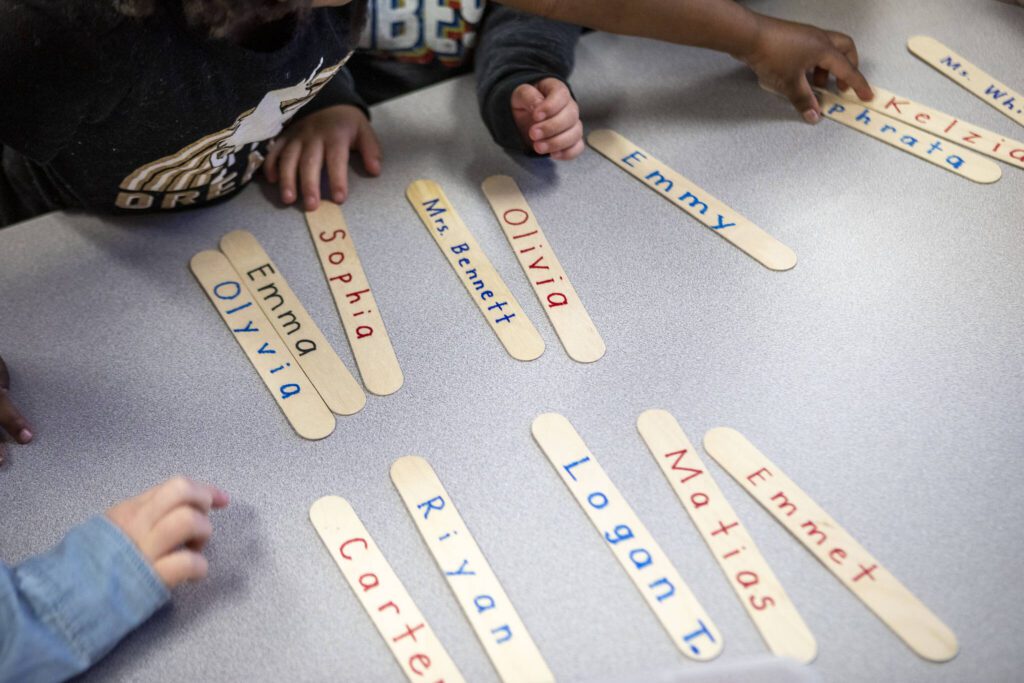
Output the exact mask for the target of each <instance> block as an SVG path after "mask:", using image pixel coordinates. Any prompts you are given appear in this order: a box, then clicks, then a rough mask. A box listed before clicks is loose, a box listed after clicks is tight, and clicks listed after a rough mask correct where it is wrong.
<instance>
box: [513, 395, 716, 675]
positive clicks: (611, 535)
mask: <svg viewBox="0 0 1024 683" xmlns="http://www.w3.org/2000/svg"><path fill="white" fill-rule="evenodd" d="M533 438H534V439H535V440H536V441H537V444H538V445H539V446H540V448H541V450H542V451H544V455H546V456H547V458H548V460H549V461H550V462H551V464H552V465H553V466H554V468H555V471H556V472H558V474H559V476H561V477H562V481H563V482H565V485H566V486H567V487H569V491H571V492H572V495H573V497H574V498H576V502H577V503H579V506H580V507H581V508H583V511H584V512H585V513H586V514H587V517H589V518H590V521H591V522H592V523H593V525H594V527H595V528H596V529H597V530H598V532H599V533H600V534H601V537H602V538H603V539H604V541H605V543H607V544H608V548H609V549H610V550H611V551H612V554H614V555H615V557H616V559H618V561H619V564H621V565H622V568H623V569H625V570H626V573H627V574H628V575H629V578H630V579H631V580H632V581H633V583H634V584H635V585H636V587H637V589H638V590H639V591H640V593H641V595H643V597H644V600H645V601H646V602H647V605H648V606H649V607H650V608H651V611H652V612H654V615H655V616H656V617H658V621H660V622H661V625H662V626H663V627H664V628H665V631H667V632H668V634H669V636H670V637H671V638H672V642H674V643H675V644H676V647H678V648H679V650H680V651H681V652H682V653H683V654H684V655H686V656H687V657H690V658H691V659H697V660H708V659H714V658H715V657H717V656H718V654H719V653H720V652H721V651H722V636H721V634H720V633H719V632H718V629H717V628H715V625H714V623H712V621H711V618H710V617H709V616H708V615H707V613H706V612H705V611H704V608H703V607H701V605H700V603H699V602H697V598H696V597H695V596H694V595H693V592H692V591H691V590H690V587H689V586H687V585H686V582H685V581H683V577H682V576H680V575H679V572H678V571H677V570H676V568H675V566H674V565H673V564H672V561H671V560H669V558H668V556H667V555H666V554H665V552H664V551H663V550H662V549H661V546H659V545H658V543H657V542H656V541H655V540H654V537H653V536H651V532H649V531H648V530H647V527H645V526H644V524H643V522H641V521H640V518H639V517H637V515H636V513H635V512H634V511H633V508H631V507H630V506H629V503H627V502H626V499H625V498H623V497H622V494H621V493H619V490H618V489H617V488H615V485H614V484H613V483H612V481H611V479H609V478H608V475H607V474H606V473H605V471H604V469H603V468H602V467H601V466H600V465H599V464H598V463H597V460H596V459H595V458H594V455H593V454H592V453H591V452H590V450H589V449H588V448H587V445H586V444H585V443H583V439H581V438H580V435H579V434H577V433H576V430H575V429H573V426H572V425H571V424H570V423H569V421H568V420H567V419H565V418H564V417H562V416H561V415H558V414H556V413H545V414H544V415H540V416H538V417H537V418H536V419H535V420H534V421H533Z"/></svg>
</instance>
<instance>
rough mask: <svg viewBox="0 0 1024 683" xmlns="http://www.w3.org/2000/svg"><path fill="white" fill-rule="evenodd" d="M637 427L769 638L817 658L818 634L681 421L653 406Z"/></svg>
mask: <svg viewBox="0 0 1024 683" xmlns="http://www.w3.org/2000/svg"><path fill="white" fill-rule="evenodd" d="M636 426H637V429H638V430H639V431H640V436H642V437H643V439H644V442H645V443H646V444H647V448H649V449H650V451H651V455H653V456H654V459H655V461H657V463H658V465H659V466H660V467H661V471H662V473H663V474H664V475H665V478H666V479H668V481H669V484H670V485H671V486H672V490H673V491H675V492H676V496H678V497H679V502H680V503H682V505H683V508H685V509H686V512H687V513H688V514H689V516H690V519H691V520H693V523H694V526H696V527H697V530H698V531H699V532H700V535H701V536H702V537H703V538H704V541H705V542H706V543H707V545H708V549H709V550H710V551H711V554H712V555H714V557H715V560H716V561H717V562H718V565H719V566H720V567H721V568H722V571H723V572H725V575H726V577H727V578H728V579H729V583H730V585H732V587H733V590H735V591H736V596H737V597H738V598H739V599H740V602H741V603H743V607H744V609H746V610H747V614H748V615H750V618H751V620H752V621H753V622H754V625H755V626H756V627H757V630H758V631H760V632H761V637H762V638H764V641H765V643H767V644H768V647H769V648H770V649H771V651H772V652H773V653H774V654H776V655H778V656H780V657H791V658H793V659H796V660H798V661H801V662H810V661H812V660H813V659H814V657H815V655H816V654H817V652H818V645H817V643H816V642H815V640H814V635H813V634H812V633H811V630H810V629H809V628H808V627H807V624H806V623H805V622H804V620H803V618H802V617H801V616H800V613H799V612H797V609H796V606H795V605H794V604H793V602H792V601H791V600H790V599H789V596H788V595H786V591H785V589H783V587H782V583H781V582H780V581H779V579H778V578H777V577H776V576H775V572H773V571H772V568H771V567H770V566H769V565H768V561H767V560H765V559H764V556H763V555H761V551H760V550H758V549H757V546H756V545H755V544H754V539H753V538H751V536H750V533H749V532H748V531H747V529H746V527H744V526H743V525H742V524H741V523H740V520H739V517H737V516H736V513H735V512H734V511H733V509H732V506H731V505H729V501H728V500H726V498H725V494H723V493H722V490H721V489H720V488H718V484H716V483H715V480H714V479H713V478H712V476H711V473H710V472H709V471H708V470H707V468H706V467H705V466H704V463H703V461H701V458H700V456H699V455H698V454H697V451H696V450H695V449H694V447H693V444H691V443H690V440H689V439H688V438H686V434H685V433H683V430H682V428H681V427H680V426H679V423H678V422H676V419H675V418H674V417H672V415H671V414H670V413H668V412H667V411H664V410H647V411H645V412H644V413H643V414H641V415H640V417H639V419H637V421H636Z"/></svg>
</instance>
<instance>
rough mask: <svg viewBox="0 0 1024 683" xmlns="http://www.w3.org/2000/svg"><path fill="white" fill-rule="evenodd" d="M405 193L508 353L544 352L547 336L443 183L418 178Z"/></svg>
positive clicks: (525, 355)
mask: <svg viewBox="0 0 1024 683" xmlns="http://www.w3.org/2000/svg"><path fill="white" fill-rule="evenodd" d="M405 196H406V197H408V198H409V203H411V204H412V207H413V208H414V209H416V214H417V215H418V216H419V217H420V220H422V221H423V225H424V226H426V228H427V231H428V232H429V233H430V236H431V237H433V238H434V241H435V242H437V246H438V247H440V248H441V252H442V253H444V255H445V258H447V259H448V263H450V264H451V266H452V269H453V270H454V271H455V274H456V275H458V276H459V279H460V280H461V281H462V284H463V285H464V286H465V287H466V291H467V292H469V295H470V297H472V299H473V301H474V302H475V303H476V305H477V308H479V309H480V313H482V314H483V316H484V318H485V319H486V320H487V324H488V325H490V326H491V329H492V330H494V334H496V335H498V339H499V340H500V341H501V343H502V345H504V347H505V350H506V351H508V352H509V355H511V356H512V357H513V358H515V359H516V360H524V361H525V360H534V359H535V358H538V357H539V356H540V355H541V354H542V353H544V340H543V339H541V336H540V334H538V333H537V328H535V327H534V326H533V323H532V322H530V319H529V318H527V317H526V313H525V312H524V311H523V309H522V307H521V306H520V305H519V302H518V301H516V298H515V297H514V296H512V292H511V291H509V288H508V287H507V286H506V285H505V282H504V281H503V280H502V279H501V276H500V275H498V271H497V270H495V269H494V266H493V265H491V261H490V259H488V258H487V254H485V253H484V251H483V249H481V248H480V245H479V244H477V241H476V238H474V237H473V234H472V233H471V232H470V231H469V228H467V227H466V224H465V223H463V222H462V219H461V218H459V214H457V213H456V212H455V208H454V207H453V206H452V205H451V202H449V201H448V197H446V196H445V194H444V192H443V191H442V190H441V187H440V186H439V185H438V184H437V183H435V182H434V181H433V180H417V181H415V182H413V183H412V184H411V185H409V188H408V189H407V190H406V191H405Z"/></svg>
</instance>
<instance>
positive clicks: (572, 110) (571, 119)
mask: <svg viewBox="0 0 1024 683" xmlns="http://www.w3.org/2000/svg"><path fill="white" fill-rule="evenodd" d="M579 122H580V108H579V106H577V104H576V103H575V102H573V101H571V100H570V101H569V103H568V104H567V105H566V106H565V108H563V109H562V110H561V111H559V112H557V113H555V115H554V116H553V117H552V118H550V119H547V120H545V121H541V122H540V123H535V124H533V125H532V126H530V140H532V141H533V142H534V143H537V142H541V141H543V140H546V139H547V138H553V137H554V136H556V135H559V134H560V133H564V132H565V131H567V130H569V129H571V128H572V127H573V126H575V125H576V124H577V123H579Z"/></svg>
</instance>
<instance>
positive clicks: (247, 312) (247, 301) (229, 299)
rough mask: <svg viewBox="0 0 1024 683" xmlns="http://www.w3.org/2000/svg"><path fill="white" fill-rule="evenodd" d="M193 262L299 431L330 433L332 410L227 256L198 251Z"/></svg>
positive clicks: (195, 271) (237, 338)
mask: <svg viewBox="0 0 1024 683" xmlns="http://www.w3.org/2000/svg"><path fill="white" fill-rule="evenodd" d="M191 267H192V273H193V274H194V275H195V276H196V279H197V280H198V281H199V284H200V285H201V286H202V288H203V291H205V292H206V296H208V297H209V298H210V301H211V302H212V303H213V306H214V308H216V309H217V312H218V313H220V317H221V318H222V319H223V320H224V322H225V323H226V324H227V326H228V329H229V330H231V333H232V334H233V335H234V337H235V341H237V342H238V345H239V346H241V347H242V350H243V351H245V355H246V356H248V358H249V361H250V362H251V363H252V365H253V367H254V368H255V369H256V372H257V373H258V374H259V376H260V379H262V380H263V383H264V384H266V385H267V389H269V390H270V393H271V394H273V396H274V400H275V401H277V405H279V406H280V407H281V410H282V411H283V412H284V416H285V417H286V418H288V422H290V423H291V425H292V427H293V428H294V429H295V431H296V432H298V434H299V436H301V437H303V438H305V439H322V438H324V437H325V436H327V435H328V434H330V433H331V432H333V431H334V424H335V423H334V415H332V414H331V411H330V409H329V408H328V407H327V404H325V403H324V400H323V399H322V398H321V397H320V394H318V393H317V391H316V389H314V388H313V385H312V384H311V383H310V381H309V379H308V378H307V377H306V375H305V373H303V372H302V369H301V368H300V367H299V364H298V362H297V361H296V360H295V359H294V358H293V357H292V354H291V352H290V351H289V350H288V347H287V346H286V345H285V343H284V342H283V341H281V337H280V336H278V334H277V332H276V331H275V330H274V327H273V325H271V324H270V321H269V320H267V316H265V315H264V314H263V311H262V310H261V309H260V307H259V306H258V305H257V304H256V302H255V301H254V300H253V298H252V296H251V295H250V294H249V290H248V289H246V287H245V285H243V284H242V279H241V277H240V276H239V275H238V273H237V272H235V269H234V268H232V267H231V263H230V262H229V261H228V259H227V257H226V256H224V254H222V253H220V252H219V251H212V250H211V251H201V252H199V253H198V254H196V255H195V256H193V257H192V262H191Z"/></svg>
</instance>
